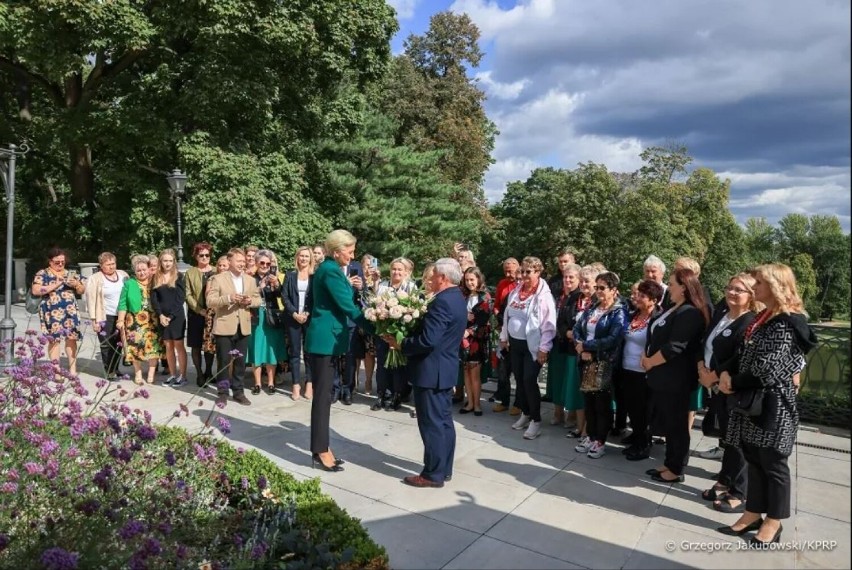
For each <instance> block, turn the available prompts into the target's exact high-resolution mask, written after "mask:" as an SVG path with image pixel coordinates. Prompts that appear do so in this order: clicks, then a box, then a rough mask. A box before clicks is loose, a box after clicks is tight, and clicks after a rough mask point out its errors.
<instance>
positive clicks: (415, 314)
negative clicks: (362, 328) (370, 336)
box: [364, 290, 429, 368]
mask: <svg viewBox="0 0 852 570" xmlns="http://www.w3.org/2000/svg"><path fill="white" fill-rule="evenodd" d="M428 303H429V301H428V300H427V299H426V295H425V293H424V292H423V291H420V290H414V291H412V292H411V293H406V292H405V291H394V290H388V291H386V292H384V293H382V294H381V295H375V296H373V297H370V298H369V299H368V300H367V309H366V310H365V311H364V317H365V318H366V319H367V320H368V321H370V322H373V323H375V325H376V334H378V335H379V336H380V337H382V339H384V340H385V342H387V343H388V345H389V346H390V347H391V351H390V352H389V353H388V357H387V360H386V361H385V367H386V368H397V367H399V366H404V365H405V364H406V358H405V356H404V355H403V354H402V351H400V350H399V344H400V343H401V342H402V339H404V338H405V337H407V336H411V334H412V333H413V331H414V330H415V329H416V328H417V326H418V325H419V324H420V321H421V320H422V319H423V316H424V315H425V314H426V310H427V306H428Z"/></svg>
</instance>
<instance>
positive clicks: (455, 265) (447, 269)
mask: <svg viewBox="0 0 852 570" xmlns="http://www.w3.org/2000/svg"><path fill="white" fill-rule="evenodd" d="M435 273H437V274H438V275H443V276H444V277H446V278H447V279H449V280H450V283H452V284H453V285H458V284H459V283H461V280H462V270H461V265H459V262H458V261H456V260H455V259H453V258H452V257H442V258H441V259H439V260H438V261H436V262H435Z"/></svg>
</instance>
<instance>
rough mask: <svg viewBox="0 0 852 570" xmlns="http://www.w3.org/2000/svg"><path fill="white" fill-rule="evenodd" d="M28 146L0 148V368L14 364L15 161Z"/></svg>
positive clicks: (24, 152)
mask: <svg viewBox="0 0 852 570" xmlns="http://www.w3.org/2000/svg"><path fill="white" fill-rule="evenodd" d="M28 150H29V148H28V147H27V145H25V144H24V145H21V146H20V148H19V147H16V146H15V145H13V144H10V145H9V148H0V178H2V179H3V186H4V188H5V190H6V206H7V208H8V212H7V214H6V287H5V289H4V295H5V297H4V299H3V320H2V321H0V346H5V352H4V356H3V358H2V362H0V368H8V367H9V366H13V365H14V364H15V321H14V319H12V250H13V247H12V245H13V241H14V239H15V161H16V160H17V158H18V156H23V155H25V154H26V153H27V151H28Z"/></svg>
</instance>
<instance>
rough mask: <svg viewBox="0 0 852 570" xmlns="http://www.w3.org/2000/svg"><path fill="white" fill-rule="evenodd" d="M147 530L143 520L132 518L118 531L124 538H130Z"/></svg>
mask: <svg viewBox="0 0 852 570" xmlns="http://www.w3.org/2000/svg"><path fill="white" fill-rule="evenodd" d="M143 532H145V524H144V523H142V522H141V521H137V520H130V521H127V524H125V525H124V526H123V527H122V528H121V530H119V531H118V536H120V537H121V538H122V539H124V540H130V539H131V538H133V537H134V536H136V535H139V534H142V533H143Z"/></svg>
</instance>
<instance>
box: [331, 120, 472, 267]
mask: <svg viewBox="0 0 852 570" xmlns="http://www.w3.org/2000/svg"><path fill="white" fill-rule="evenodd" d="M394 131H395V125H394V124H393V121H392V120H391V119H389V118H388V117H385V116H383V115H380V114H371V115H370V116H369V118H368V120H367V122H366V124H365V127H364V129H363V131H362V132H361V133H360V134H359V135H358V136H357V137H355V138H354V139H352V140H350V141H346V142H334V143H329V144H327V145H326V147H325V148H324V149H323V150H322V152H321V155H322V157H323V159H324V160H323V162H322V168H323V172H324V176H325V180H326V181H325V184H326V185H328V186H330V187H331V192H333V193H336V194H338V195H346V196H348V197H349V199H348V201H346V202H343V203H341V204H339V207H340V211H341V221H342V224H343V225H344V226H345V227H347V228H349V229H350V231H352V232H353V233H354V234H355V235H356V236H357V237H358V248H359V251H361V252H364V253H370V254H371V255H374V256H376V257H378V258H379V259H381V260H383V261H386V262H389V261H390V260H391V259H392V258H394V257H397V256H405V257H409V258H411V259H412V261H414V262H415V264H416V265H417V267H418V268H420V267H422V266H423V264H424V263H425V262H427V261H434V260H435V259H437V258H439V257H444V256H446V255H447V254H448V253H449V252H451V251H452V245H453V242H454V241H456V240H458V241H465V242H473V243H476V242H478V236H479V235H480V234H481V232H480V231H479V226H478V220H479V218H478V216H477V215H476V214H475V213H474V214H471V212H470V210H469V209H467V208H465V207H464V205H463V204H461V203H459V202H458V201H456V200H455V199H454V197H455V196H456V195H457V193H458V192H459V188H458V187H457V186H454V185H453V184H450V183H447V182H445V181H443V180H442V176H441V171H440V168H439V165H438V161H439V160H440V156H441V155H440V153H439V152H435V151H432V152H424V151H418V150H414V149H412V148H409V147H407V146H404V145H394V140H393V134H394Z"/></svg>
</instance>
